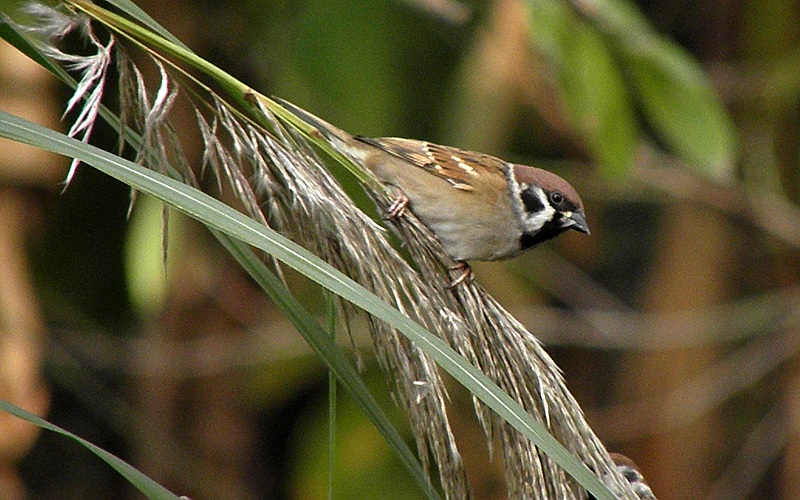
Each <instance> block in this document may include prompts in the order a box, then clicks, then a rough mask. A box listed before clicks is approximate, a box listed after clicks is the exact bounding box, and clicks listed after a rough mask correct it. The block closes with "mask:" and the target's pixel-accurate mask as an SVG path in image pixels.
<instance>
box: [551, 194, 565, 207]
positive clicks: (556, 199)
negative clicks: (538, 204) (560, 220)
mask: <svg viewBox="0 0 800 500" xmlns="http://www.w3.org/2000/svg"><path fill="white" fill-rule="evenodd" d="M550 202H551V203H552V204H553V205H561V204H562V203H563V202H564V195H563V194H561V193H559V192H558V191H553V192H552V193H550Z"/></svg>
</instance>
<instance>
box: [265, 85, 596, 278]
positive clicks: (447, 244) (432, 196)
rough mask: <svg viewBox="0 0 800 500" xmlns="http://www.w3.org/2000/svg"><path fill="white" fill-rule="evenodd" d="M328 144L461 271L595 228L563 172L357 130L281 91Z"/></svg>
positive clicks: (392, 211)
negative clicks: (374, 182)
mask: <svg viewBox="0 0 800 500" xmlns="http://www.w3.org/2000/svg"><path fill="white" fill-rule="evenodd" d="M278 101H279V102H280V104H281V105H282V106H283V107H284V108H286V109H287V110H289V111H290V112H291V113H292V114H294V115H295V116H297V117H298V118H300V119H301V120H303V121H304V122H306V123H307V124H309V125H311V126H312V127H314V128H315V129H316V130H317V131H319V133H320V134H321V135H322V137H323V138H324V139H325V140H326V141H328V142H329V143H330V145H331V146H332V147H333V148H334V149H335V150H337V151H338V152H340V153H342V154H343V155H344V156H346V157H347V158H349V159H350V160H351V161H353V162H354V163H356V164H358V165H362V166H363V167H365V168H367V169H368V170H370V171H371V172H372V173H373V174H374V175H375V177H376V178H377V179H378V180H379V181H381V182H382V183H383V184H384V185H386V186H387V187H389V188H390V189H391V190H392V191H393V192H394V193H395V194H396V196H397V197H396V199H395V201H394V203H392V204H391V205H390V207H389V209H388V213H387V218H389V219H393V218H397V217H400V216H402V215H403V214H404V213H405V212H406V210H410V211H411V212H412V213H413V214H414V215H415V216H416V217H417V218H418V219H419V220H420V221H421V222H422V223H423V224H424V225H425V226H427V227H428V229H430V230H431V231H432V232H433V233H434V234H435V235H436V237H437V238H438V239H439V241H440V242H441V244H442V246H443V248H444V250H445V251H446V252H447V254H448V255H449V256H450V257H451V258H452V259H453V260H454V261H455V262H456V263H457V264H456V266H454V267H453V268H452V269H461V270H463V274H462V275H461V276H460V277H459V278H458V279H457V280H455V282H453V283H452V284H451V286H455V285H457V284H458V283H460V282H462V281H464V280H465V279H467V278H468V277H470V276H471V271H470V268H469V265H468V264H467V261H470V260H482V261H493V260H501V259H508V258H511V257H514V256H516V255H518V254H519V253H521V252H522V251H523V250H527V249H529V248H532V247H534V246H536V245H538V244H540V243H542V242H545V241H547V240H549V239H552V238H555V237H556V236H558V235H559V234H561V233H563V232H565V231H567V230H569V229H574V230H576V231H579V232H582V233H586V234H589V226H588V224H587V222H586V216H585V215H584V210H583V201H581V197H580V196H579V195H578V193H577V191H575V189H574V188H573V187H572V186H571V185H570V184H569V183H568V182H567V181H565V180H564V179H562V178H561V177H559V176H558V175H556V174H554V173H552V172H548V171H547V170H542V169H541V168H536V167H531V166H527V165H518V164H514V163H510V162H507V161H505V160H501V159H499V158H495V157H494V156H490V155H487V154H483V153H477V152H472V151H466V150H463V149H459V148H455V147H450V146H441V145H438V144H433V143H430V142H427V141H420V140H414V139H399V138H394V137H380V138H369V137H362V136H357V135H351V134H349V133H347V132H345V131H343V130H341V129H339V128H337V127H335V126H333V125H331V124H330V123H327V122H325V121H324V120H322V119H321V118H318V117H316V116H314V115H312V114H311V113H309V112H307V111H305V110H303V109H301V108H299V107H297V106H295V105H293V104H291V103H289V102H287V101H284V100H282V99H278Z"/></svg>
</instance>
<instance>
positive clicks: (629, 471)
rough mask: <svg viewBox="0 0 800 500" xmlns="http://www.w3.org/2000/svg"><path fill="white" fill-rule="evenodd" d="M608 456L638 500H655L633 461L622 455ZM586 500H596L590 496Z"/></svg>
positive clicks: (613, 454) (612, 454) (611, 454)
mask: <svg viewBox="0 0 800 500" xmlns="http://www.w3.org/2000/svg"><path fill="white" fill-rule="evenodd" d="M609 455H610V456H611V460H613V461H614V465H615V466H616V468H617V470H618V471H619V472H620V474H622V477H624V478H625V479H626V480H627V481H628V483H630V485H631V488H632V489H633V492H634V493H636V496H637V497H638V498H639V500H656V496H655V494H654V493H653V490H652V489H650V486H649V485H648V484H647V481H646V480H645V479H644V476H643V475H642V472H641V471H640V470H639V466H637V465H636V463H635V462H634V461H633V460H631V459H630V458H628V457H626V456H625V455H623V454H622V453H609ZM587 500H596V499H595V497H594V495H591V494H590V495H589V497H588V499H587Z"/></svg>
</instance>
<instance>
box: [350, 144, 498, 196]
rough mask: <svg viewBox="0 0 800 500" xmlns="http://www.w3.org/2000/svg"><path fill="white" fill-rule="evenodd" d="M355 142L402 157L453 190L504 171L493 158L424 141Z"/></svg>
mask: <svg viewBox="0 0 800 500" xmlns="http://www.w3.org/2000/svg"><path fill="white" fill-rule="evenodd" d="M357 139H358V140H360V141H362V142H365V143H367V144H371V145H373V146H375V147H377V148H380V149H381V150H383V151H385V152H387V153H389V154H392V155H394V156H397V157H398V158H402V159H403V160H405V161H407V162H409V163H411V164H412V165H415V166H417V167H419V168H422V169H424V170H425V171H427V172H429V173H430V174H431V175H435V176H437V177H440V178H442V179H444V180H446V181H447V182H449V183H450V184H452V185H453V187H455V188H457V189H463V190H465V191H471V190H472V189H474V188H473V184H474V181H475V179H476V178H477V177H479V176H481V175H485V174H490V175H496V172H497V171H498V170H500V171H501V172H502V171H504V170H505V167H506V165H507V164H506V162H504V161H503V160H500V159H499V158H495V157H494V156H489V155H485V154H482V153H474V152H471V151H466V150H464V149H459V148H454V147H450V146H440V145H438V144H433V143H430V142H425V141H417V140H413V139H399V138H395V137H381V138H377V139H372V138H368V137H358V138H357Z"/></svg>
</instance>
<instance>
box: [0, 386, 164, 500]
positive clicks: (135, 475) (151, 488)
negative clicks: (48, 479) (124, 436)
mask: <svg viewBox="0 0 800 500" xmlns="http://www.w3.org/2000/svg"><path fill="white" fill-rule="evenodd" d="M0 410H3V411H4V412H6V413H10V414H11V415H14V416H15V417H17V418H21V419H22V420H25V421H26V422H30V423H32V424H33V425H36V426H38V427H41V428H42V429H47V430H48V431H52V432H56V433H58V434H61V435H62V436H66V437H68V438H70V439H73V440H75V441H77V442H78V443H80V444H81V445H83V446H84V447H86V448H87V449H88V450H89V451H91V452H92V453H94V454H95V455H97V456H98V457H100V458H101V459H103V461H104V462H106V463H107V464H108V465H110V466H111V467H113V468H114V469H115V470H116V471H117V472H119V473H120V474H122V475H123V476H124V477H125V479H127V480H128V482H130V483H131V484H132V485H134V486H135V487H136V488H137V489H138V490H139V491H141V492H142V493H143V494H144V495H146V496H147V497H148V498H150V499H152V500H179V497H178V496H177V495H175V494H173V493H172V492H170V491H169V490H168V489H166V488H164V487H163V486H161V485H160V484H158V483H157V482H155V481H153V480H152V479H150V478H149V477H147V476H145V475H144V474H142V473H141V472H139V471H138V470H137V469H136V468H134V467H133V466H132V465H130V464H129V463H127V462H125V461H124V460H122V459H121V458H119V457H117V456H116V455H113V454H111V453H109V452H107V451H106V450H104V449H102V448H100V447H99V446H96V445H94V444H92V443H90V442H89V441H87V440H85V439H83V438H82V437H80V436H76V435H75V434H73V433H71V432H69V431H67V430H65V429H62V428H61V427H59V426H57V425H55V424H51V423H50V422H48V421H46V420H44V419H42V418H40V417H38V416H36V415H34V414H33V413H30V412H27V411H25V410H23V409H22V408H20V407H19V406H17V405H15V404H13V403H9V402H8V401H3V400H0Z"/></svg>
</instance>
